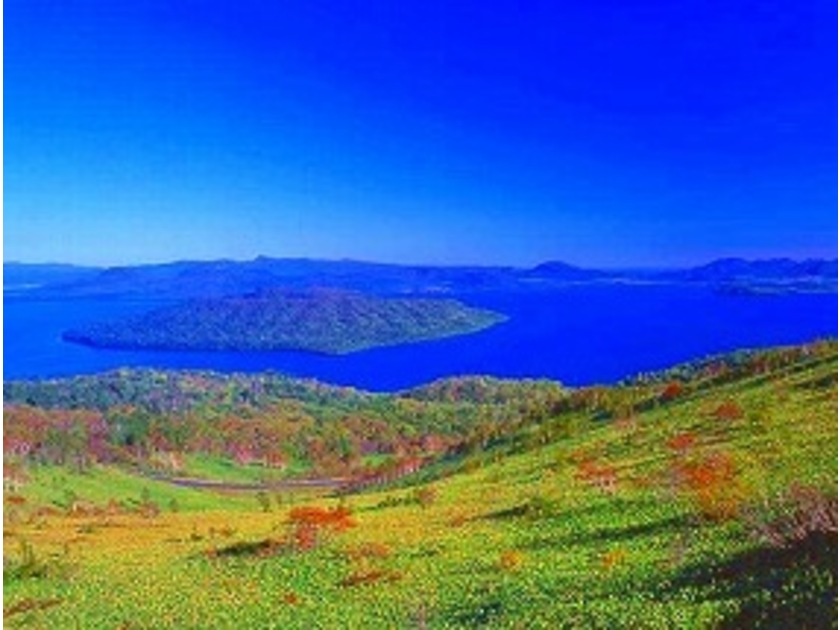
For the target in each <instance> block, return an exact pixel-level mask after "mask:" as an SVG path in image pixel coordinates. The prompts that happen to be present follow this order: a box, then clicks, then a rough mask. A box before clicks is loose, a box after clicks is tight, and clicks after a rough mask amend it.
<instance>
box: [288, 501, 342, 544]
mask: <svg viewBox="0 0 840 630" xmlns="http://www.w3.org/2000/svg"><path fill="white" fill-rule="evenodd" d="M289 522H290V523H291V524H292V525H293V527H294V530H293V533H292V536H293V539H294V544H295V546H296V547H297V548H298V549H301V550H307V549H312V548H314V547H316V546H317V545H318V542H319V541H320V538H321V532H324V531H328V532H336V533H338V532H343V531H345V530H347V529H349V528H350V527H354V526H355V525H356V522H355V521H354V520H353V519H352V517H351V512H350V510H349V509H347V508H346V507H344V506H341V505H339V506H336V507H334V508H332V509H330V508H323V507H318V506H302V507H296V508H294V509H293V510H292V511H291V513H290V514H289Z"/></svg>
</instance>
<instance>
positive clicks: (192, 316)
mask: <svg viewBox="0 0 840 630" xmlns="http://www.w3.org/2000/svg"><path fill="white" fill-rule="evenodd" d="M505 319H506V318H505V316H504V315H501V314H499V313H495V312H492V311H488V310H483V309H476V308H471V307H468V306H466V305H465V304H462V303H461V302H458V301H456V300H452V299H430V298H414V297H411V298H383V297H374V296H368V295H364V294H361V293H356V292H352V291H343V290H336V289H311V290H287V289H269V290H263V291H257V292H253V293H249V294H246V295H241V296H236V297H224V298H214V299H204V300H193V301H189V302H184V303H181V304H177V305H175V306H168V307H163V308H159V309H155V310H153V311H151V312H149V313H146V314H144V315H140V316H136V317H131V318H125V319H121V320H117V321H111V322H102V323H95V324H91V325H89V326H86V327H83V328H79V329H74V330H69V331H67V332H65V333H64V335H63V337H64V339H65V340H66V341H71V342H74V343H80V344H84V345H89V346H93V347H99V348H118V349H132V350H141V349H142V350H225V351H274V350H300V351H307V352H317V353H323V354H348V353H351V352H357V351H360V350H366V349H368V348H374V347H378V346H391V345H398V344H404V343H413V342H418V341H426V340H432V339H440V338H443V337H451V336H455V335H463V334H467V333H472V332H477V331H480V330H483V329H485V328H488V327H490V326H493V325H495V324H498V323H500V322H502V321H504V320H505Z"/></svg>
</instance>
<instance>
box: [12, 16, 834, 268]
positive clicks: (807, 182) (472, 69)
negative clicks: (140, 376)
mask: <svg viewBox="0 0 840 630" xmlns="http://www.w3.org/2000/svg"><path fill="white" fill-rule="evenodd" d="M4 9H5V29H4V30H5V49H4V54H5V68H4V71H5V84H4V88H5V102H4V107H5V120H4V132H5V143H4V157H5V164H6V166H5V169H6V170H5V198H4V259H6V260H24V261H48V260H49V261H65V262H75V263H86V264H123V263H132V262H151V261H165V260H173V259H183V258H220V257H228V258H251V257H253V256H256V255H258V254H265V255H271V256H310V257H326V258H343V257H350V258H361V259H369V260H382V261H396V262H428V263H502V264H515V265H530V264H534V263H537V262H539V261H542V260H546V259H563V260H567V261H570V262H575V263H578V264H584V265H602V266H651V265H655V266H663V265H681V264H690V263H694V262H702V261H705V260H708V259H711V258H714V257H718V256H725V255H743V256H748V257H766V256H776V255H790V256H795V257H808V256H832V257H833V256H836V251H837V83H836V81H837V61H836V60H837V56H836V51H837V34H836V33H837V32H836V23H837V6H836V3H835V2H832V1H827V0H826V1H812V0H787V1H784V2H780V1H777V0H770V1H765V2H741V1H740V0H734V1H728V2H716V1H708V0H707V1H695V0H685V1H680V2H662V1H661V0H659V1H656V2H645V1H640V2H626V1H620V2H619V1H615V2H613V1H610V0H607V1H605V2H601V3H591V2H582V1H581V2H527V3H523V2H510V3H505V2H492V3H488V2H475V3H472V2H456V3H450V2H442V3H435V2H416V3H414V2H406V3H401V2H400V3H397V2H377V1H371V2H356V3H349V2H340V1H333V2H318V1H313V0H309V1H305V2H280V3H274V2H265V1H263V0H259V1H258V0H238V1H237V2H213V1H212V0H207V1H201V2H199V1H190V0H183V1H179V2H158V1H155V0H150V1H148V2H135V3H122V2H111V1H110V0H109V1H95V0H89V1H85V2H81V1H78V0H76V1H72V0H71V1H62V2H58V1H53V2H44V1H42V0H6V2H5V3H4Z"/></svg>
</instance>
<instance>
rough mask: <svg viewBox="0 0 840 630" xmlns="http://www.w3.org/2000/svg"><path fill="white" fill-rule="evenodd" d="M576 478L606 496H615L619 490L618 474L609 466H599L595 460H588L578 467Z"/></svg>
mask: <svg viewBox="0 0 840 630" xmlns="http://www.w3.org/2000/svg"><path fill="white" fill-rule="evenodd" d="M575 477H576V478H577V479H580V480H581V481H583V482H585V483H587V484H589V485H590V486H592V487H593V488H597V489H598V490H600V491H601V492H604V493H606V494H614V493H615V492H616V490H617V489H618V488H617V487H616V486H617V482H618V474H617V473H616V471H615V468H613V467H612V466H610V465H608V464H599V463H597V462H596V461H595V460H593V459H586V460H583V461H582V462H580V463H579V464H578V466H577V472H576V473H575Z"/></svg>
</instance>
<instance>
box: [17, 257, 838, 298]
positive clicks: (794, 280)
mask: <svg viewBox="0 0 840 630" xmlns="http://www.w3.org/2000/svg"><path fill="white" fill-rule="evenodd" d="M3 273H4V291H5V292H6V293H7V294H16V295H26V296H32V297H38V298H71V297H96V296H100V297H106V296H113V297H148V298H166V299H186V298H200V297H222V296H230V295H240V294H243V293H247V292H253V291H262V290H265V289H271V288H277V287H283V288H290V289H294V288H297V289H305V288H313V287H333V288H340V289H348V290H356V291H365V292H369V293H374V294H384V295H387V294H435V293H444V294H445V293H456V292H460V293H463V292H471V291H484V290H498V289H511V290H516V289H527V288H530V287H552V286H561V285H567V284H571V283H592V282H647V283H690V284H701V285H709V286H713V287H715V288H719V289H721V290H723V291H726V292H733V293H778V292H836V291H837V259H833V260H825V259H811V260H803V261H796V260H792V259H790V258H774V259H767V260H746V259H742V258H723V259H719V260H715V261H712V262H710V263H708V264H705V265H701V266H698V267H690V268H686V269H671V270H661V271H650V270H648V271H639V270H601V269H588V268H582V267H577V266H574V265H570V264H568V263H565V262H561V261H548V262H545V263H542V264H540V265H537V266H536V267H533V268H530V269H522V268H516V267H502V266H498V267H491V266H488V267H482V266H452V267H447V266H431V265H397V264H385V263H372V262H362V261H353V260H314V259H300V258H268V257H264V256H261V257H258V258H255V259H254V260H248V261H233V260H216V261H179V262H172V263H166V264H152V265H136V266H125V267H109V268H95V267H76V266H73V265H57V264H47V265H41V264H24V263H4V265H3Z"/></svg>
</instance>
